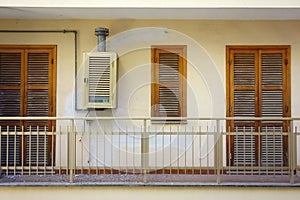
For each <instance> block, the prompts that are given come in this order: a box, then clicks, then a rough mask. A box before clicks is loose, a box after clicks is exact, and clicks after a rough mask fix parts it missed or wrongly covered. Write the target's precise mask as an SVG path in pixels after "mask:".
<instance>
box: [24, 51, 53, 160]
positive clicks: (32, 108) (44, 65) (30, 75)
mask: <svg viewBox="0 0 300 200" xmlns="http://www.w3.org/2000/svg"><path fill="white" fill-rule="evenodd" d="M25 55H26V58H27V61H26V63H27V65H26V68H25V74H26V75H25V83H26V85H25V98H26V101H25V102H26V103H25V115H26V116H28V117H29V116H30V117H47V116H51V112H50V109H49V108H50V107H51V106H52V102H51V82H52V67H51V62H52V55H51V52H49V51H41V50H26V54H25ZM50 125H51V123H49V122H48V121H43V120H40V121H36V120H35V121H26V124H25V127H26V128H27V130H31V131H40V132H44V131H47V130H48V129H49V128H50V129H51V127H49V126H50ZM38 129H39V130H38ZM25 144H26V145H25V146H26V155H31V156H30V157H29V156H26V162H25V163H26V164H27V165H28V164H29V163H30V165H44V156H45V155H47V154H46V153H47V152H48V137H46V136H44V135H32V136H27V137H26V140H25Z"/></svg>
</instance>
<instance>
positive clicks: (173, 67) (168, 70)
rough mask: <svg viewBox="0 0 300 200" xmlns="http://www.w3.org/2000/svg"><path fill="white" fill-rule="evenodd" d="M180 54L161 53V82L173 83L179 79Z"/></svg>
mask: <svg viewBox="0 0 300 200" xmlns="http://www.w3.org/2000/svg"><path fill="white" fill-rule="evenodd" d="M178 60H179V56H178V54H174V53H161V54H160V55H159V82H160V83H161V84H172V83H177V84H178V81H179V72H178V70H179V63H178V62H179V61H178Z"/></svg>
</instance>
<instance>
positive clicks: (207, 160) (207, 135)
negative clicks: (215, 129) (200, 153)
mask: <svg viewBox="0 0 300 200" xmlns="http://www.w3.org/2000/svg"><path fill="white" fill-rule="evenodd" d="M209 157H210V155H209V128H208V125H206V173H207V174H210V173H209Z"/></svg>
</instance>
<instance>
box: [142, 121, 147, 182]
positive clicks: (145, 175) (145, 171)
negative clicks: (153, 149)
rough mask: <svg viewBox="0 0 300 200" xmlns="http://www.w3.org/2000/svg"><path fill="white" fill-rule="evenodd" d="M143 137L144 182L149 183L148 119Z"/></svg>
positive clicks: (144, 126)
mask: <svg viewBox="0 0 300 200" xmlns="http://www.w3.org/2000/svg"><path fill="white" fill-rule="evenodd" d="M142 128H143V130H141V131H142V132H143V137H142V166H143V170H144V180H143V181H144V182H147V171H148V167H149V135H148V133H147V119H144V120H143V127H142Z"/></svg>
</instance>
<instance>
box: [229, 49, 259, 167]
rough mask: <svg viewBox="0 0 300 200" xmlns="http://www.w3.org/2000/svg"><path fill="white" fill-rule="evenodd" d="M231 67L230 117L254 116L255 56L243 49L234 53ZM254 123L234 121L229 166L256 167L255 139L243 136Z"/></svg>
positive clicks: (255, 90) (253, 127)
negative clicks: (234, 134) (231, 160)
mask: <svg viewBox="0 0 300 200" xmlns="http://www.w3.org/2000/svg"><path fill="white" fill-rule="evenodd" d="M231 57H232V60H231V62H232V65H233V84H234V87H233V96H234V98H232V101H233V102H232V104H231V106H232V108H231V109H232V110H233V116H234V117H256V116H257V114H258V113H257V106H256V100H255V99H256V97H257V92H258V91H257V87H256V85H257V81H258V78H257V76H256V72H257V70H258V69H257V60H256V59H255V58H256V57H257V52H256V51H251V50H244V51H238V52H234V53H233V54H232V55H231ZM255 123H256V122H255V121H237V120H236V121H234V124H233V127H234V131H235V132H237V133H239V134H240V135H239V136H234V138H233V144H232V147H233V149H232V156H233V161H234V162H233V165H256V157H257V156H256V145H255V143H256V142H255V140H256V138H255V136H252V135H247V134H243V133H245V132H254V131H256V129H255Z"/></svg>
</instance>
